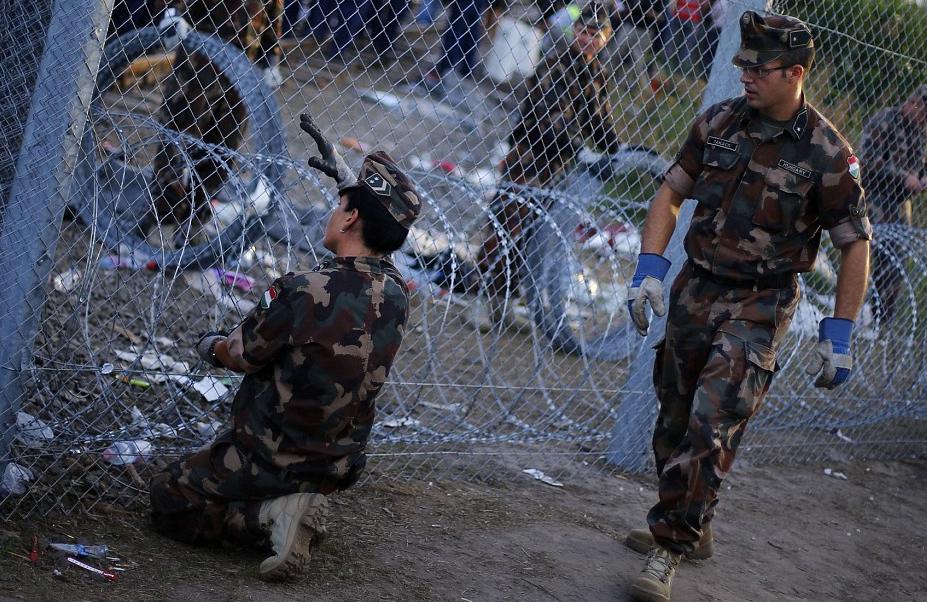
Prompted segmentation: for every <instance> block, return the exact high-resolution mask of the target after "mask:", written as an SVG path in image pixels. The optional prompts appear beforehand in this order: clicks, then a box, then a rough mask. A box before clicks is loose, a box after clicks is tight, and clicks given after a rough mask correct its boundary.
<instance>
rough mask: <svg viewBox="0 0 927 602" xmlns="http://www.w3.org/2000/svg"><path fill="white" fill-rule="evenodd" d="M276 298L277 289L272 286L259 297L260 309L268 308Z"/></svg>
mask: <svg viewBox="0 0 927 602" xmlns="http://www.w3.org/2000/svg"><path fill="white" fill-rule="evenodd" d="M276 298H277V287H275V286H272V287H270V288H269V289H267V290H266V291H264V294H263V295H261V303H260V305H261V308H262V309H268V308H270V304H271V303H273V302H274V299H276Z"/></svg>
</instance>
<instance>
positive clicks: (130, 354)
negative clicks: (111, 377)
mask: <svg viewBox="0 0 927 602" xmlns="http://www.w3.org/2000/svg"><path fill="white" fill-rule="evenodd" d="M130 349H131V351H123V350H121V349H114V350H113V353H115V354H116V357H118V358H119V359H121V360H123V361H126V362H130V363H135V362H138V363H139V364H140V365H141V367H142V368H144V369H145V370H159V371H164V372H174V373H181V374H186V373H187V372H189V371H190V366H189V364H187V363H186V362H181V361H177V360H175V359H174V358H173V357H171V356H170V355H168V354H166V353H158V352H157V351H155V350H154V349H148V350H146V351H145V352H144V353H142V352H141V351H140V350H139V349H138V347H134V346H133V347H130Z"/></svg>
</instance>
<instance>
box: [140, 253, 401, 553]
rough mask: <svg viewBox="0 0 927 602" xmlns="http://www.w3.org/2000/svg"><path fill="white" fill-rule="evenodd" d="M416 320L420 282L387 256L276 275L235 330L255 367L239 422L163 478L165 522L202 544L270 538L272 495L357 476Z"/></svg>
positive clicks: (335, 484) (236, 353) (232, 347)
mask: <svg viewBox="0 0 927 602" xmlns="http://www.w3.org/2000/svg"><path fill="white" fill-rule="evenodd" d="M407 318H408V290H407V288H406V285H405V282H404V280H403V278H402V277H401V275H400V274H399V272H398V271H397V270H396V268H395V267H394V266H393V265H392V264H391V263H390V262H389V261H388V260H386V259H376V258H372V257H339V258H335V259H332V260H330V261H327V262H325V263H323V264H321V265H320V266H318V267H317V268H316V269H315V270H314V271H312V272H308V273H301V274H293V273H290V274H287V275H286V276H284V277H282V278H280V279H278V280H276V281H275V282H274V284H273V286H271V288H270V289H268V291H267V292H266V293H265V294H264V296H263V298H262V302H261V304H260V305H259V307H257V308H256V309H255V310H254V311H253V312H252V313H251V314H250V315H249V316H248V317H247V318H246V319H245V320H244V321H243V322H242V323H241V325H239V326H238V327H237V328H236V329H235V330H234V331H233V332H232V333H231V334H230V335H229V337H228V348H229V353H230V354H231V355H232V356H233V357H235V358H237V359H238V360H240V361H243V362H245V363H246V364H247V365H248V366H249V367H251V368H252V369H253V370H255V371H254V372H251V373H249V374H247V375H246V376H245V377H244V379H243V380H242V384H241V387H240V389H239V390H238V393H237V395H236V396H235V401H234V402H233V405H232V416H233V424H232V430H231V431H230V432H228V433H225V434H224V435H222V436H221V437H219V439H218V440H217V441H215V442H214V443H212V444H211V445H209V446H208V447H206V448H204V449H202V450H200V451H198V452H196V453H194V454H193V455H192V456H189V457H187V458H184V459H182V460H179V461H176V462H174V463H172V464H171V465H170V466H169V467H168V469H167V470H166V471H165V472H163V473H161V474H159V475H157V476H156V477H155V478H154V479H153V480H152V484H151V505H152V517H153V520H154V523H155V526H156V527H157V528H158V529H159V530H160V531H162V532H163V533H165V534H167V535H169V536H170V537H173V538H176V539H179V540H182V541H187V542H191V543H201V542H206V541H226V542H233V543H238V544H246V543H262V542H264V538H265V537H266V532H265V531H264V530H263V529H261V528H260V525H259V524H258V509H259V507H260V503H261V501H263V500H267V499H270V498H274V497H278V496H282V495H286V494H290V493H297V492H310V493H322V494H328V493H331V492H333V491H335V490H339V489H344V488H346V487H348V486H350V485H351V484H352V483H353V482H355V481H356V480H357V478H358V476H359V474H360V472H361V471H362V470H363V468H364V465H365V464H366V456H365V453H364V449H365V447H366V444H367V438H368V437H369V435H370V430H371V427H372V426H373V421H374V414H375V405H374V399H375V398H376V396H377V394H378V393H379V391H380V388H381V387H382V386H383V383H384V382H385V381H386V377H387V375H388V374H389V370H390V366H391V365H392V363H393V358H394V357H395V355H396V352H397V351H398V350H399V345H400V343H401V341H402V337H403V332H404V329H405V324H406V320H407Z"/></svg>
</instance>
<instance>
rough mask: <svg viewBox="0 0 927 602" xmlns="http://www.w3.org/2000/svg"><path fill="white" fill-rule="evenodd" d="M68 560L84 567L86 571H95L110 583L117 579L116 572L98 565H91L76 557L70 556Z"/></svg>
mask: <svg viewBox="0 0 927 602" xmlns="http://www.w3.org/2000/svg"><path fill="white" fill-rule="evenodd" d="M67 561H68V562H70V563H71V564H73V565H74V566H76V567H80V568H82V569H84V570H85V571H90V572H91V573H93V574H94V575H97V576H98V577H102V578H103V579H104V580H105V581H109V582H110V583H112V582H115V581H116V579H117V577H116V574H115V573H108V572H106V571H104V570H102V569H98V568H96V567H93V566H90V565H89V564H84V563H83V562H81V561H80V560H78V559H76V558H71V557H70V556H68V558H67Z"/></svg>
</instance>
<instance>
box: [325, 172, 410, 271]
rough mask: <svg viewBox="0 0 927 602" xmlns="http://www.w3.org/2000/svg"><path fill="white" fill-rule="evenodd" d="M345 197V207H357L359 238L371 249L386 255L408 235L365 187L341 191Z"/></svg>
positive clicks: (396, 247) (400, 244) (395, 248)
mask: <svg viewBox="0 0 927 602" xmlns="http://www.w3.org/2000/svg"><path fill="white" fill-rule="evenodd" d="M342 194H343V195H344V196H346V197H347V203H346V204H345V209H346V210H347V211H351V210H352V209H357V213H358V215H359V216H360V220H361V239H363V241H364V245H366V246H367V248H369V249H370V250H372V251H375V252H377V253H383V254H384V255H388V254H389V253H392V252H393V251H396V250H398V249H399V248H400V247H401V246H402V245H403V243H404V242H406V237H407V236H408V235H409V230H408V229H406V228H404V227H402V225H400V224H399V222H397V221H396V219H395V218H394V217H393V216H392V214H391V213H390V212H389V210H388V209H387V208H386V207H385V206H384V205H383V203H381V202H380V201H379V200H378V199H376V198H374V197H373V194H372V193H371V192H370V191H368V190H367V189H366V188H363V187H360V186H355V187H351V188H350V189H346V190H344V191H342Z"/></svg>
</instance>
